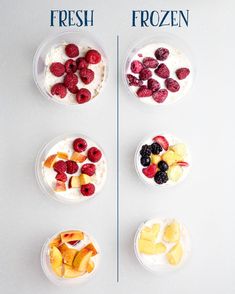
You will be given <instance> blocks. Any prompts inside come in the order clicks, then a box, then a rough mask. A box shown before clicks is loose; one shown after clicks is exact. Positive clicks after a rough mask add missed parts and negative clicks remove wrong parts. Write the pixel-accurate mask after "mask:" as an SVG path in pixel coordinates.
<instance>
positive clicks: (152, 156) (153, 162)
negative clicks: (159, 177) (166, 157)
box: [150, 154, 161, 165]
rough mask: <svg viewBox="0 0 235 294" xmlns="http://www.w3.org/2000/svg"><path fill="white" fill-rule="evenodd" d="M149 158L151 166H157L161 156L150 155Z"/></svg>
mask: <svg viewBox="0 0 235 294" xmlns="http://www.w3.org/2000/svg"><path fill="white" fill-rule="evenodd" d="M150 158H151V163H152V164H156V165H157V164H158V162H159V161H161V156H160V155H157V154H151V156H150Z"/></svg>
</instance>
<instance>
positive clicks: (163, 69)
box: [154, 63, 170, 79]
mask: <svg viewBox="0 0 235 294" xmlns="http://www.w3.org/2000/svg"><path fill="white" fill-rule="evenodd" d="M154 72H155V74H156V75H158V76H159V77H160V78H163V79H166V78H169V76H170V71H169V69H168V67H167V66H166V65H165V64H164V63H161V64H160V65H159V66H158V68H157V69H155V71H154Z"/></svg>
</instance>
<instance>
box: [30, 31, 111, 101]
mask: <svg viewBox="0 0 235 294" xmlns="http://www.w3.org/2000/svg"><path fill="white" fill-rule="evenodd" d="M67 43H75V44H78V46H79V45H80V46H81V47H83V46H84V47H90V48H91V49H96V50H98V51H99V52H100V54H101V56H102V60H103V62H104V65H105V70H104V73H103V79H102V85H101V88H100V89H99V91H98V92H97V93H96V96H98V95H99V94H100V92H101V91H102V90H103V88H104V86H105V83H106V80H107V76H108V60H107V56H106V54H105V52H104V50H103V48H102V47H101V45H100V44H99V42H98V41H97V40H96V39H95V38H94V37H93V36H92V35H91V34H90V33H87V32H77V31H67V32H62V33H57V34H52V35H50V36H49V37H48V38H46V39H45V40H44V41H43V42H42V43H41V44H40V45H39V47H38V49H37V51H36V53H35V55H34V59H33V77H34V81H35V83H36V85H37V87H38V89H39V91H40V92H41V93H42V94H43V96H45V97H46V98H48V99H49V100H50V101H54V102H57V103H59V104H62V105H76V106H79V107H81V106H82V105H83V104H78V103H77V102H76V99H75V98H74V101H72V102H71V101H70V102H69V101H68V100H67V99H65V98H63V99H61V98H58V97H57V96H53V95H51V93H50V92H49V91H48V90H47V89H46V87H45V70H46V64H45V60H46V57H47V54H48V53H49V52H50V50H51V49H52V48H55V47H57V46H59V45H61V44H67ZM78 57H82V56H80V55H79V56H78ZM68 59H69V57H68ZM58 82H59V81H58ZM84 87H85V88H86V85H85V86H84ZM69 94H71V93H69ZM96 96H95V97H94V98H92V99H91V100H90V101H89V102H91V101H93V100H94V99H95V98H96ZM85 104H87V103H85Z"/></svg>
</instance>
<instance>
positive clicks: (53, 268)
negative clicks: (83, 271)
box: [52, 265, 64, 277]
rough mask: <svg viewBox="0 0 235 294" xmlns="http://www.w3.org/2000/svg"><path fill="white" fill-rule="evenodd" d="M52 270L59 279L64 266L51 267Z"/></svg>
mask: <svg viewBox="0 0 235 294" xmlns="http://www.w3.org/2000/svg"><path fill="white" fill-rule="evenodd" d="M52 270H53V272H54V273H55V274H56V275H57V276H59V277H62V276H63V274H64V266H63V265H60V266H58V267H54V266H52Z"/></svg>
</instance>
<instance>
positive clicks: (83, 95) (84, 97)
mask: <svg viewBox="0 0 235 294" xmlns="http://www.w3.org/2000/svg"><path fill="white" fill-rule="evenodd" d="M76 99H77V103H78V104H82V103H86V102H88V101H89V100H90V99H91V92H90V91H89V90H88V89H85V88H81V89H79V90H78V92H77V94H76Z"/></svg>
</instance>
